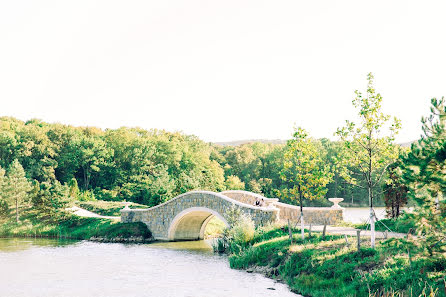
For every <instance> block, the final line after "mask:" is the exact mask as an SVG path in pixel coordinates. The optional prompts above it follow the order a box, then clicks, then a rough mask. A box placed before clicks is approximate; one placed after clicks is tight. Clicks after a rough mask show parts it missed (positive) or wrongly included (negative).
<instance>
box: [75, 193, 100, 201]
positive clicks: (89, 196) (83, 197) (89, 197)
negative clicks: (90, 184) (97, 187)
mask: <svg viewBox="0 0 446 297" xmlns="http://www.w3.org/2000/svg"><path fill="white" fill-rule="evenodd" d="M77 200H79V201H94V200H96V198H95V196H94V193H93V191H91V190H86V191H82V192H80V193H79V194H78V195H77Z"/></svg>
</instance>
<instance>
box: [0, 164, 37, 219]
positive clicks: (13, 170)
mask: <svg viewBox="0 0 446 297" xmlns="http://www.w3.org/2000/svg"><path fill="white" fill-rule="evenodd" d="M30 190H31V184H30V182H29V181H28V179H27V178H26V176H25V171H24V170H23V167H22V165H20V163H19V161H17V159H16V160H14V161H13V162H12V163H11V165H10V166H9V168H8V178H7V181H6V185H5V187H4V194H5V196H6V197H7V199H8V200H9V201H12V202H13V203H14V204H15V214H16V222H17V223H18V222H19V207H20V206H21V204H22V202H23V201H24V200H25V199H26V197H27V194H28V192H29V191H30Z"/></svg>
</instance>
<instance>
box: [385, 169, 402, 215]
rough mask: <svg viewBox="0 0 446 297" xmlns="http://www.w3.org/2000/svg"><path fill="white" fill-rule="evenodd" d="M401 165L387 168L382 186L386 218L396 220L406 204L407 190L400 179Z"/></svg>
mask: <svg viewBox="0 0 446 297" xmlns="http://www.w3.org/2000/svg"><path fill="white" fill-rule="evenodd" d="M400 166H401V164H399V162H396V163H393V164H392V165H390V166H389V167H388V168H387V173H388V178H387V180H386V183H385V184H384V202H385V204H386V210H387V216H388V217H391V218H397V217H399V215H400V210H401V208H402V207H404V205H406V203H407V192H408V188H407V187H406V185H405V184H404V182H403V180H402V179H401V167H400Z"/></svg>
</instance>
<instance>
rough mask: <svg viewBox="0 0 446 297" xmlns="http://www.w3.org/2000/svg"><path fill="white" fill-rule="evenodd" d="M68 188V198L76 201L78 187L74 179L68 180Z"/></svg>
mask: <svg viewBox="0 0 446 297" xmlns="http://www.w3.org/2000/svg"><path fill="white" fill-rule="evenodd" d="M68 187H69V196H70V197H71V198H73V199H74V200H77V199H78V196H79V186H78V185H77V180H76V179H75V178H74V177H73V178H72V179H70V182H69V183H68Z"/></svg>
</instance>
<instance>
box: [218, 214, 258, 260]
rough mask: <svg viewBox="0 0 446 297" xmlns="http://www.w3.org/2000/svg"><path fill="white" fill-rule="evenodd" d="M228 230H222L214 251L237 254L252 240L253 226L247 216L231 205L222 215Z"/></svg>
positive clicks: (252, 222)
mask: <svg viewBox="0 0 446 297" xmlns="http://www.w3.org/2000/svg"><path fill="white" fill-rule="evenodd" d="M224 217H225V219H226V221H227V222H228V224H229V226H230V227H229V228H225V229H224V230H223V234H222V238H219V239H217V241H215V242H214V245H213V247H214V251H218V252H224V251H225V252H230V253H239V252H240V251H242V250H243V249H245V248H246V247H247V246H248V244H249V242H250V241H251V240H252V239H253V238H254V234H255V225H254V221H253V220H252V218H251V217H250V216H249V215H246V214H245V213H243V212H242V211H241V210H240V208H237V207H235V205H232V206H231V208H230V209H228V210H227V211H226V213H225V215H224Z"/></svg>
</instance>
